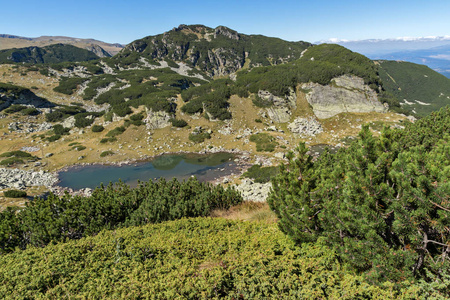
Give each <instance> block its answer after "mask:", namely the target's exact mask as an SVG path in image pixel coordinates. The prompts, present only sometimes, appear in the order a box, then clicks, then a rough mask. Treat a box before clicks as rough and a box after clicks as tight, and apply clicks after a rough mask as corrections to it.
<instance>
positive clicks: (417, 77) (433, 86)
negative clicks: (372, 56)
mask: <svg viewBox="0 0 450 300" xmlns="http://www.w3.org/2000/svg"><path fill="white" fill-rule="evenodd" d="M377 63H378V64H379V66H380V68H379V74H380V77H381V79H382V81H383V87H384V88H385V89H386V90H387V91H388V92H390V93H392V94H393V95H394V96H395V97H396V98H397V99H398V100H400V102H401V105H402V107H403V108H404V109H407V110H410V111H412V112H413V113H415V114H418V115H421V116H425V115H427V114H429V113H431V112H432V111H436V110H438V109H439V108H441V107H443V106H446V105H448V104H450V79H449V78H447V77H445V76H444V75H442V74H439V73H437V72H435V71H433V70H431V69H430V68H429V67H427V66H424V65H419V64H414V63H409V62H402V61H377Z"/></svg>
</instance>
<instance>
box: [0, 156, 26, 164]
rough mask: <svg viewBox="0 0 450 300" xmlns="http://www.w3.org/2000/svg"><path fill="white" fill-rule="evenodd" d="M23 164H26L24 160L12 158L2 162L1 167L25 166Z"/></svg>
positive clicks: (0, 162)
mask: <svg viewBox="0 0 450 300" xmlns="http://www.w3.org/2000/svg"><path fill="white" fill-rule="evenodd" d="M23 163H24V161H23V159H21V158H18V157H10V158H7V159H4V160H2V161H0V165H2V166H11V165H16V164H23Z"/></svg>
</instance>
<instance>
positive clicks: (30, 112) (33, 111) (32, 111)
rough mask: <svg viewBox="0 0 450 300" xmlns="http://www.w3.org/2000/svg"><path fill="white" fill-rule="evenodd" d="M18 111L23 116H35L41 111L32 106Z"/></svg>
mask: <svg viewBox="0 0 450 300" xmlns="http://www.w3.org/2000/svg"><path fill="white" fill-rule="evenodd" d="M20 113H21V114H22V115H24V116H37V115H38V114H40V113H41V112H40V111H39V110H37V109H36V108H34V107H28V108H25V109H24V110H22V111H21V112H20Z"/></svg>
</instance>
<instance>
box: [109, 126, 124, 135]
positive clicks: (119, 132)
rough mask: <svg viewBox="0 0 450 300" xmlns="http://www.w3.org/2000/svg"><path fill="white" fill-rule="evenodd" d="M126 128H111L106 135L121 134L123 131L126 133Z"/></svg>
mask: <svg viewBox="0 0 450 300" xmlns="http://www.w3.org/2000/svg"><path fill="white" fill-rule="evenodd" d="M125 130H126V128H125V127H124V126H119V127H116V128H114V129H113V130H110V131H109V132H108V133H107V134H106V136H107V137H116V136H118V135H121V134H122V133H124V132H125Z"/></svg>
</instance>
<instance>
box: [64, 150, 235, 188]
mask: <svg viewBox="0 0 450 300" xmlns="http://www.w3.org/2000/svg"><path fill="white" fill-rule="evenodd" d="M235 167H236V163H235V162H234V156H233V154H230V153H213V154H204V155H203V154H202V155H199V154H176V155H174V154H167V155H161V156H158V157H156V158H154V159H152V160H149V161H145V162H139V163H134V164H129V165H122V166H114V165H89V166H76V167H71V168H69V169H68V170H66V171H62V172H60V173H59V180H60V181H59V183H58V185H59V186H62V187H68V188H72V189H74V190H78V189H82V188H92V189H94V188H96V187H98V186H100V184H102V183H103V184H104V185H107V184H109V183H110V182H113V183H114V182H117V181H119V180H121V181H122V182H125V183H126V184H128V185H130V186H132V187H133V186H136V185H137V184H138V181H148V180H154V179H158V178H161V177H164V178H166V179H171V178H173V177H176V178H177V179H179V180H183V179H187V178H189V177H191V176H196V177H197V179H199V180H200V181H210V180H214V179H215V178H218V177H221V176H226V175H230V174H231V173H232V172H233V171H234V170H235Z"/></svg>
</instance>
